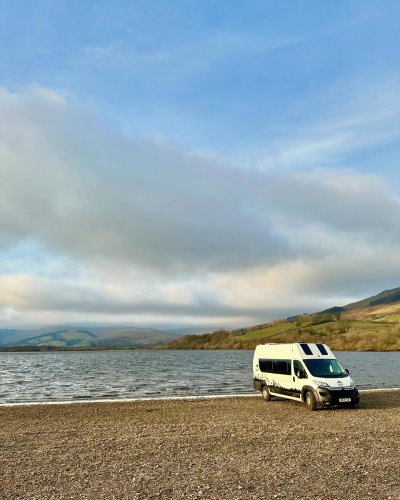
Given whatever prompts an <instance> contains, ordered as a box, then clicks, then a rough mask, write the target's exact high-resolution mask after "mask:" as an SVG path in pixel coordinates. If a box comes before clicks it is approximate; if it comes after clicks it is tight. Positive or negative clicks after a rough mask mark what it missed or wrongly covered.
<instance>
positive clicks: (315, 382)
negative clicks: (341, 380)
mask: <svg viewBox="0 0 400 500" xmlns="http://www.w3.org/2000/svg"><path fill="white" fill-rule="evenodd" d="M313 383H314V384H315V385H316V386H317V387H329V384H327V383H326V382H322V381H321V380H313Z"/></svg>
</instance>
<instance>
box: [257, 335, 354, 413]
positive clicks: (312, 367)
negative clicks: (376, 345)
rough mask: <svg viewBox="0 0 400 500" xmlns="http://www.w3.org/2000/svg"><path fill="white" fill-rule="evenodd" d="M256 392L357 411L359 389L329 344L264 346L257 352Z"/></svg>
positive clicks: (267, 397)
mask: <svg viewBox="0 0 400 500" xmlns="http://www.w3.org/2000/svg"><path fill="white" fill-rule="evenodd" d="M253 374H254V389H255V390H256V391H261V394H262V396H263V398H264V399H265V401H270V399H271V398H272V397H273V396H277V397H280V398H287V399H293V400H294V401H302V402H303V403H306V405H307V406H308V407H309V408H310V410H316V409H317V408H319V407H324V406H347V407H350V408H354V407H355V405H356V404H357V403H358V402H359V396H358V390H357V388H356V386H355V385H354V382H353V381H352V379H351V378H350V375H349V371H348V370H346V369H343V368H342V366H341V365H340V363H339V362H338V360H337V359H336V357H335V355H334V354H333V353H332V351H331V350H330V349H329V347H328V346H327V345H326V344H308V343H305V342H298V343H295V344H263V345H258V346H257V347H256V350H255V351H254V359H253Z"/></svg>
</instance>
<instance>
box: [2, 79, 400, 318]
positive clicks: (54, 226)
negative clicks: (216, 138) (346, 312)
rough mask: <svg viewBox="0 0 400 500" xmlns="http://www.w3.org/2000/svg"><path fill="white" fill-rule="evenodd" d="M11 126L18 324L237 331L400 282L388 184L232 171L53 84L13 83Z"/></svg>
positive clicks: (6, 283) (11, 235)
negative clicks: (135, 136)
mask: <svg viewBox="0 0 400 500" xmlns="http://www.w3.org/2000/svg"><path fill="white" fill-rule="evenodd" d="M0 118H1V119H0V246H1V248H0V249H1V250H2V251H3V254H2V255H3V257H4V258H5V259H6V261H5V262H3V264H2V267H1V268H0V269H1V270H2V271H1V272H2V274H3V276H2V277H1V278H0V310H1V317H2V318H3V322H5V323H7V322H8V323H12V322H13V321H14V322H21V323H22V322H25V323H26V322H28V321H32V322H42V323H44V322H49V321H55V320H57V322H59V321H64V320H63V318H64V319H65V320H68V319H69V320H73V319H79V318H82V319H84V320H87V321H89V320H90V321H92V322H93V321H108V322H112V321H114V322H122V321H124V322H134V321H136V322H139V321H140V322H142V321H150V319H151V318H154V320H152V321H151V322H152V323H153V324H154V323H155V322H157V321H159V322H161V321H164V322H169V323H171V322H175V323H182V322H183V323H184V322H191V323H200V322H201V323H202V324H205V323H207V324H212V325H215V324H228V325H232V326H235V325H236V324H238V323H246V322H248V323H251V322H252V321H259V320H260V321H261V320H265V319H267V318H270V319H273V318H274V317H276V316H277V315H285V314H290V313H295V312H304V310H314V309H318V308H319V307H321V308H322V307H323V306H326V307H328V306H329V305H334V304H332V303H329V301H331V300H332V301H333V300H336V299H337V300H340V297H343V300H344V299H347V298H351V297H354V298H357V296H358V294H362V293H363V291H364V290H365V289H368V290H371V292H374V291H379V288H380V287H381V286H382V287H387V284H388V283H390V284H392V285H393V286H396V285H398V284H399V283H398V281H397V282H396V279H397V280H398V277H399V275H400V261H399V260H398V259H397V258H396V252H397V248H398V245H399V244H400V227H399V225H398V221H399V220H400V200H399V198H398V197H396V196H395V195H393V194H392V193H391V192H390V190H389V187H388V186H387V185H386V183H385V181H384V179H383V178H382V177H380V176H379V175H371V174H364V173H361V172H358V171H356V170H338V169H313V170H310V169H307V170H301V169H299V170H294V171H289V170H284V171H280V170H278V169H276V168H269V169H268V170H266V171H263V170H260V169H256V170H251V169H239V168H232V167H230V166H229V165H227V164H224V163H222V162H221V161H219V160H217V159H215V158H213V157H211V156H209V157H204V156H199V155H196V154H193V153H189V152H186V151H183V150H182V149H180V148H178V147H176V146H173V145H170V144H167V143H165V142H160V141H153V142H152V141H147V142H146V141H133V140H127V139H126V138H123V137H118V136H116V135H115V134H113V133H111V132H110V131H108V130H107V129H106V128H105V127H104V126H103V125H102V124H101V122H100V121H99V120H98V119H97V118H96V117H95V116H94V115H92V114H91V113H90V112H89V111H88V110H85V108H84V107H83V108H82V107H80V108H79V109H78V108H77V107H76V106H74V105H72V104H71V103H70V102H69V101H68V99H67V97H66V96H63V95H58V93H57V92H54V91H52V90H48V89H42V88H39V87H34V88H31V89H29V90H27V91H26V92H22V93H19V94H11V93H10V92H8V91H6V90H4V89H3V90H1V91H0ZM303 152H304V151H303ZM307 154H310V155H311V157H313V154H312V153H310V152H309V153H307ZM304 155H306V153H304ZM305 157H306V156H304V157H303V159H302V161H305ZM24 248H25V251H26V254H25V257H26V258H27V259H31V261H30V264H29V265H28V264H27V263H26V262H25V263H24V264H23V261H24ZM32 249H33V251H34V253H35V255H39V254H42V258H36V259H33V258H32V255H31V253H30V252H31V251H32ZM21 252H22V254H21ZM69 263H70V265H71V269H73V272H72V271H70V272H68V269H67V268H68V265H69ZM19 266H20V267H19ZM45 266H46V267H47V271H46V270H45V269H41V267H43V268H44V267H45Z"/></svg>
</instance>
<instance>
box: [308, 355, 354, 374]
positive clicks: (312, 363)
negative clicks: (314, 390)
mask: <svg viewBox="0 0 400 500" xmlns="http://www.w3.org/2000/svg"><path fill="white" fill-rule="evenodd" d="M303 361H304V363H305V364H306V366H307V368H308V370H309V372H310V373H311V375H313V376H314V377H323V378H342V377H347V372H345V371H344V370H343V368H342V367H341V366H340V363H339V362H338V360H337V359H303Z"/></svg>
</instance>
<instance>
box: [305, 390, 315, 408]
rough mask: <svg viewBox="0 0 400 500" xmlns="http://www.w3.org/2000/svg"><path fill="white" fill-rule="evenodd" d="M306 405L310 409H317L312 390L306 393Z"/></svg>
mask: <svg viewBox="0 0 400 500" xmlns="http://www.w3.org/2000/svg"><path fill="white" fill-rule="evenodd" d="M306 405H307V406H308V408H309V409H310V410H311V411H314V410H316V409H317V400H316V399H315V396H314V393H313V392H312V391H307V393H306Z"/></svg>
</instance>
